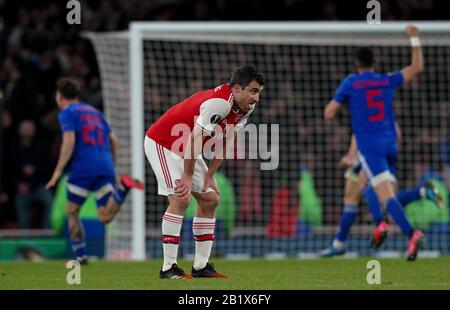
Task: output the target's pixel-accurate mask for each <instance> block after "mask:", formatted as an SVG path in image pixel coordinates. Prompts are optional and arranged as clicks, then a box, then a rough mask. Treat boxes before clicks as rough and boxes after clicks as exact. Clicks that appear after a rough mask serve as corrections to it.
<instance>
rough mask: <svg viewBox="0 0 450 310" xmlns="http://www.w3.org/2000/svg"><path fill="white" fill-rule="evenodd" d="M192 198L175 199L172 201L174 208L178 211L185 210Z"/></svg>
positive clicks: (189, 196)
mask: <svg viewBox="0 0 450 310" xmlns="http://www.w3.org/2000/svg"><path fill="white" fill-rule="evenodd" d="M191 200H192V196H191V195H188V196H184V197H177V198H176V199H174V206H175V207H176V208H178V209H180V210H186V209H187V208H188V207H189V204H190V203H191Z"/></svg>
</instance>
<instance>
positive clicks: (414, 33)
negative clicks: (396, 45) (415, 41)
mask: <svg viewBox="0 0 450 310" xmlns="http://www.w3.org/2000/svg"><path fill="white" fill-rule="evenodd" d="M405 32H406V33H407V34H408V35H409V36H410V37H418V36H419V28H417V27H416V26H414V25H412V24H409V25H407V26H406V28H405Z"/></svg>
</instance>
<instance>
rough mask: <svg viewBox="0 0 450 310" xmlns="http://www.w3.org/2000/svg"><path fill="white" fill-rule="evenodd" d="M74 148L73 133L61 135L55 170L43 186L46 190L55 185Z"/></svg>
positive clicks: (68, 132)
mask: <svg viewBox="0 0 450 310" xmlns="http://www.w3.org/2000/svg"><path fill="white" fill-rule="evenodd" d="M74 146H75V132H74V131H66V132H64V134H63V139H62V144H61V149H60V154H59V159H58V163H57V164H56V168H55V170H54V171H53V175H52V177H51V179H50V181H48V183H47V185H46V186H45V188H46V189H50V188H52V187H54V186H55V185H56V183H57V182H58V180H59V178H60V177H61V175H62V173H63V171H64V168H65V167H66V165H67V163H68V162H69V160H70V158H71V157H72V153H73V149H74Z"/></svg>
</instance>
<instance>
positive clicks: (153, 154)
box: [144, 136, 213, 196]
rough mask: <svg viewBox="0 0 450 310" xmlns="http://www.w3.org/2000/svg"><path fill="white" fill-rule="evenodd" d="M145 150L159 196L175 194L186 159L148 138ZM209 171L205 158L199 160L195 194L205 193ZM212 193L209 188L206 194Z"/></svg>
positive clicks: (196, 169)
mask: <svg viewBox="0 0 450 310" xmlns="http://www.w3.org/2000/svg"><path fill="white" fill-rule="evenodd" d="M144 150H145V155H146V156H147V159H148V161H149V163H150V165H151V166H152V169H153V172H154V173H155V176H156V179H157V181H158V194H159V195H164V196H168V195H172V194H174V193H175V187H176V183H177V180H179V179H181V176H182V175H183V171H184V159H183V158H182V157H180V156H179V155H178V154H175V153H173V152H171V151H169V150H168V149H166V148H164V147H163V146H161V145H159V144H158V143H156V141H154V140H153V139H151V138H149V137H147V136H145V142H144ZM207 171H208V166H207V165H206V163H205V161H204V160H203V158H199V159H197V161H196V162H195V168H194V174H193V176H192V191H193V192H196V193H203V191H202V189H203V185H204V183H205V176H206V172H207ZM210 191H213V189H212V188H208V189H207V191H206V192H210Z"/></svg>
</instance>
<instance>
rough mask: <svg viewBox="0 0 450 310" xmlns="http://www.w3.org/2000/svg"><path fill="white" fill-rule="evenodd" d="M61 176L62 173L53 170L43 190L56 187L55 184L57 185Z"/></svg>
mask: <svg viewBox="0 0 450 310" xmlns="http://www.w3.org/2000/svg"><path fill="white" fill-rule="evenodd" d="M61 175H62V171H59V170H55V171H54V172H53V175H52V177H51V178H50V181H48V183H47V185H45V189H50V188H53V187H55V186H56V183H58V180H59V178H60V177H61Z"/></svg>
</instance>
